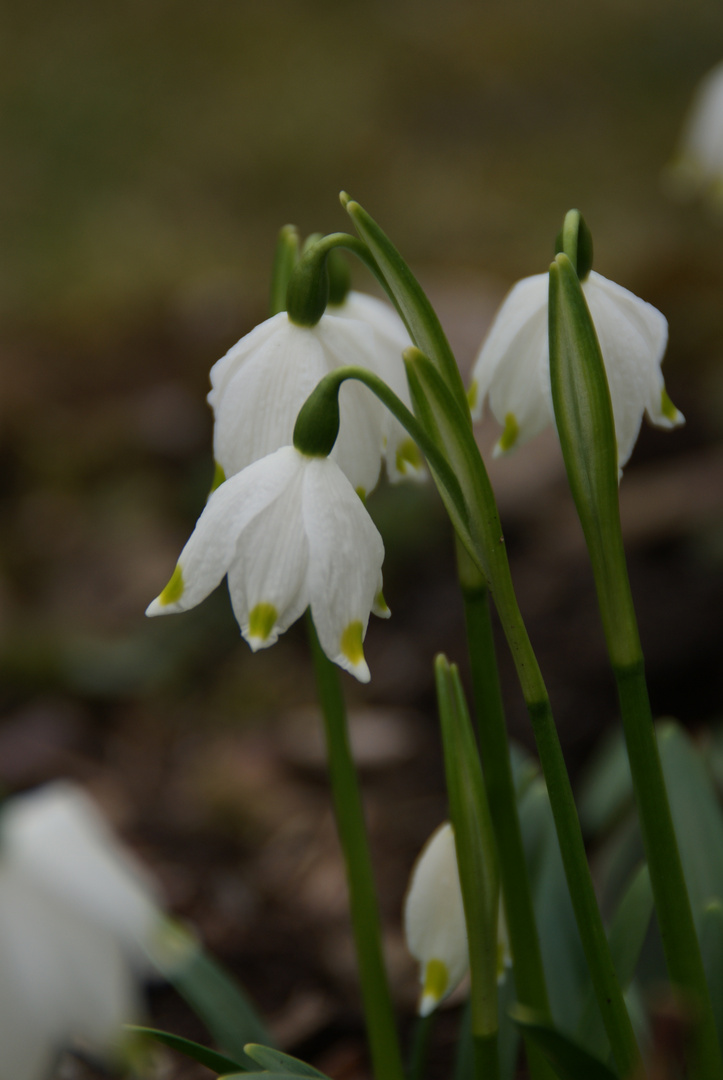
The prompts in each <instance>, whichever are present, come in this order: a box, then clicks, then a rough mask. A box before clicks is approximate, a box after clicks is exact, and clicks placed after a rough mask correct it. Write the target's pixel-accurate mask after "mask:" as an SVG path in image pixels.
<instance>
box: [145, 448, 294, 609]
mask: <svg viewBox="0 0 723 1080" xmlns="http://www.w3.org/2000/svg"><path fill="white" fill-rule="evenodd" d="M298 457H299V455H298V454H297V453H296V451H295V450H294V449H293V447H291V446H286V447H282V448H281V449H280V450H277V451H276V452H275V453H274V454H270V455H269V456H268V457H267V458H262V459H261V461H258V462H254V463H253V464H252V465H249V467H248V468H246V469H244V470H243V472H240V473H237V474H236V475H235V476H232V477H231V478H230V479H228V480H226V482H225V483H223V484H221V486H220V487H219V488H217V489H216V491H214V492H213V494H212V495H211V496H210V498H209V500H208V502H207V503H206V506H205V508H204V510H203V513H202V514H201V516H200V518H199V519H198V522H197V523H196V528H195V529H194V531H193V533H192V534H191V537H190V539H189V540H188V543H187V544H186V546H185V547H184V549H183V551H182V552H181V555H180V557H179V560H178V569H177V573H178V574H180V576H181V587H182V591H181V592H180V594H179V595H176V592H175V591H174V590H173V588H172V585H173V581H174V579H173V578H172V579H171V582H169V585H168V586H167V589H168V593H167V594H166V595H165V596H164V593H161V594H160V596H159V597H157V598H156V599H155V600H154V601H153V602H152V603H151V604H150V605H149V606H148V608H147V610H146V615H165V614H169V613H173V612H176V611H185V610H187V609H188V608H191V607H194V606H195V605H196V604H199V603H200V602H201V601H202V600H204V599H205V598H206V597H207V596H208V595H209V593H210V592H212V591H213V589H215V588H216V586H217V585H218V584H219V582H220V581H221V579H222V578H223V576H224V575H225V574H226V573H227V572H228V570H229V568H230V567H231V565H232V563H233V562H234V560H235V558H236V552H237V550H238V545H239V537H240V535H241V533H242V531H243V530H244V529H245V528H246V526H247V525H248V524H249V522H251V521H253V519H254V518H255V517H256V516H257V515H258V514H260V513H262V512H263V511H264V510H265V509H266V507H267V506H269V505H270V504H271V503H272V502H274V500H275V499H276V498H277V497H278V495H279V493H280V492H281V491H283V489H284V488H285V487H286V486H287V484H288V483H289V482H290V481H291V479H292V478H293V477H294V476H295V475H296V473H297V472H298V468H299V464H298ZM174 576H175V575H174ZM164 592H165V590H164ZM169 594H170V595H169Z"/></svg>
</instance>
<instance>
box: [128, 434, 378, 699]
mask: <svg viewBox="0 0 723 1080" xmlns="http://www.w3.org/2000/svg"><path fill="white" fill-rule="evenodd" d="M383 559H384V545H383V543H382V538H381V536H380V535H379V533H378V531H377V529H376V526H375V525H374V523H373V521H372V519H371V518H370V517H369V514H368V513H367V511H366V510H365V509H364V505H363V503H362V501H361V499H360V498H359V497H358V496H357V495H356V493H355V492H354V490H353V488H352V486H351V484H350V483H349V481H348V480H347V478H346V477H345V476H344V474H343V473H342V471H341V469H340V468H339V466H338V465H337V464H336V463H335V462H333V461H332V460H331V459H330V458H323V457H307V456H306V455H304V454H301V453H300V452H299V451H298V450H296V449H295V448H294V447H292V446H285V447H282V448H281V449H280V450H277V451H276V452H275V453H273V454H270V455H268V456H267V457H264V458H261V459H260V460H259V461H256V462H254V463H253V464H252V465H249V466H248V468H246V469H244V470H243V471H242V472H238V473H236V474H235V475H234V476H231V477H230V479H228V480H226V482H225V483H223V484H221V486H220V487H219V488H217V489H216V491H214V492H213V494H212V495H211V496H210V498H209V500H208V502H207V504H206V507H205V509H204V511H203V513H202V514H201V517H200V518H199V520H198V522H197V524H196V528H195V530H194V532H193V533H192V535H191V538H190V539H189V541H188V543H187V544H186V546H185V547H184V549H183V551H182V552H181V555H180V558H179V560H178V565H177V567H176V569H175V571H174V573H173V576H172V577H171V580H170V581H169V583H168V585H166V587H165V589H164V590H163V592H162V593H161V594H160V596H158V597H157V598H156V599H155V600H154V601H153V602H152V603H151V604H150V605H149V607H148V609H147V611H146V614H147V615H164V614H168V613H172V612H177V611H185V610H187V609H188V608H191V607H195V605H196V604H199V603H200V602H201V601H202V600H203V599H205V597H206V596H208V594H209V593H210V592H211V591H212V590H213V589H215V588H216V586H217V585H218V584H219V582H220V581H221V579H222V578H223V577H224V575H228V587H229V593H230V594H231V603H232V605H233V609H234V614H235V615H236V619H237V621H238V624H239V626H240V627H241V633H242V634H243V636H244V637H245V639H246V641H247V642H248V643H249V645H250V646H251V648H252V649H254V650H256V649H261V648H266V647H267V646H268V645H273V643H274V642H275V641H276V639H277V638H278V636H279V634H282V633H283V632H284V631H285V630H287V629H288V628H289V627H290V626H291V624H292V623H293V622H295V621H296V620H297V619H298V618H299V616H300V615H302V614H303V612H304V611H305V610H306V608H307V607H309V606H310V607H311V613H312V616H313V619H314V624H315V626H316V630H317V633H318V635H319V641H320V643H321V646H322V648H323V650H324V652H325V653H326V655H327V656H328V657H329V659H330V660H333V661H334V663H336V664H339V666H340V667H342V668H344V669H345V670H347V671H349V672H351V673H352V675H355V676H356V678H357V679H359V680H360V681H361V682H367V681H368V679H369V668H368V667H367V664H366V661H365V659H364V652H363V649H362V642H363V640H364V635H365V634H366V628H367V623H368V621H369V613H370V611H372V610H373V611H374V612H375V614H377V615H382V616H387V615H388V614H389V609H388V608H387V606H386V604H385V603H384V598H383V596H382V591H381V590H382V561H383Z"/></svg>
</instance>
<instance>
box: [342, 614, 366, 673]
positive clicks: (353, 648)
mask: <svg viewBox="0 0 723 1080" xmlns="http://www.w3.org/2000/svg"><path fill="white" fill-rule="evenodd" d="M341 653H342V655H343V656H345V657H346V658H347V660H348V661H349V663H350V664H354V665H356V664H360V663H361V662H362V661H363V659H364V649H363V648H362V624H361V623H360V622H359V621H358V620H357V621H356V622H352V623H349V625H348V626H347V628H346V630H345V631H344V633H343V634H342V635H341Z"/></svg>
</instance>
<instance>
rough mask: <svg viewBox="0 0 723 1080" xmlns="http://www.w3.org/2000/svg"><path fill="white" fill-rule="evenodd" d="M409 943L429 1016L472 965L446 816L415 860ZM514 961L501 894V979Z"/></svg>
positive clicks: (407, 906)
mask: <svg viewBox="0 0 723 1080" xmlns="http://www.w3.org/2000/svg"><path fill="white" fill-rule="evenodd" d="M404 931H405V935H406V939H407V948H408V949H409V951H410V953H411V954H412V956H413V957H414V958H415V960H418V961H419V964H420V973H419V981H420V982H421V984H422V996H421V998H420V1002H419V1015H420V1016H429V1014H430V1013H431V1012H432V1011H433V1010H434V1009H436V1007H437V1005H439V1003H440V1002H441V1001H443V1000H444V999H445V998H446V997H448V996H449V994H451V993H452V991H453V990H454V989H455V988H456V987H457V986H458V985H459V984H460V982H461V981H462V979H463V978H464V976H465V975H466V974H467V970H468V968H469V951H468V944H467V925H466V922H465V916H464V903H463V901H462V887H461V885H460V881H459V868H458V865H457V851H456V848H455V842H454V829H453V828H452V825H451V824H450V823H449V822H448V821H446V822H445V823H444V824H443V825H440V826H439V828H438V829H437V830H436V831H435V832H433V833H432V835H431V836H430V838H429V840H428V841H427V843H426V844H425V846H424V848H423V849H422V852H421V854H420V856H419V858H418V859H417V861H416V863H415V864H414V868H413V870H412V876H411V878H410V881H409V889H408V891H407V897H406V900H405V902H404ZM511 963H512V960H511V957H510V950H509V943H508V939H507V924H506V922H505V917H504V911H503V907H502V902H501V899H500V910H499V916H498V921H497V979H498V981H502V979H503V978H504V975H505V972H506V970H507V968H508V967H510V965H511Z"/></svg>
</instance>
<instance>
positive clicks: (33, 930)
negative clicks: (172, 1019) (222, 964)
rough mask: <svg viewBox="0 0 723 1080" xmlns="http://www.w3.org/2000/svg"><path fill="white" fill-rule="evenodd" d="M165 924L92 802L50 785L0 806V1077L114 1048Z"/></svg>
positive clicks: (28, 1079)
mask: <svg viewBox="0 0 723 1080" xmlns="http://www.w3.org/2000/svg"><path fill="white" fill-rule="evenodd" d="M161 925H162V915H161V912H160V910H159V908H158V906H157V904H156V901H155V898H154V894H153V889H152V887H151V885H150V884H149V882H148V880H147V879H146V877H145V875H144V874H143V873H142V872H141V870H140V869H139V867H137V866H136V864H135V862H134V861H133V860H132V859H131V857H130V855H129V854H128V853H127V852H126V851H125V850H124V849H123V848H122V847H121V846H120V845H119V844H118V842H117V841H116V839H115V838H114V837H113V835H112V834H111V832H110V830H109V829H108V827H107V826H106V824H105V822H104V821H103V819H102V818H101V816H100V814H99V813H98V811H97V809H96V808H95V806H94V804H93V803H92V801H91V800H90V799H89V798H88V797H87V796H86V795H85V794H84V793H83V792H82V791H81V790H80V789H79V788H76V787H75V786H74V785H73V784H70V783H63V782H59V783H56V784H52V785H49V786H47V787H44V788H41V789H39V790H38V791H35V792H31V793H29V794H26V795H20V796H16V797H14V798H11V799H8V800H7V802H6V803H5V804H4V805H3V806H2V808H1V809H0V1080H41V1078H42V1077H43V1075H44V1074H45V1073H46V1072H47V1071H48V1070H49V1069H50V1067H51V1066H52V1063H53V1061H54V1059H55V1057H56V1056H57V1055H58V1054H59V1053H60V1052H61V1051H62V1050H63V1049H66V1048H71V1047H73V1046H74V1047H77V1048H84V1049H86V1050H89V1051H91V1052H94V1053H97V1054H99V1055H112V1054H113V1053H114V1052H117V1051H118V1049H119V1047H120V1045H121V1041H122V1025H123V1024H124V1023H128V1022H129V1021H132V1020H133V1019H134V1018H136V1017H137V1015H138V1011H139V1008H138V1007H139V999H138V990H137V984H138V979H139V977H140V976H141V975H143V974H144V973H145V972H146V971H147V970H148V968H149V961H148V956H147V952H148V950H152V949H153V946H154V939H155V936H156V934H157V933H158V932H159V930H160V927H161Z"/></svg>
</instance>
